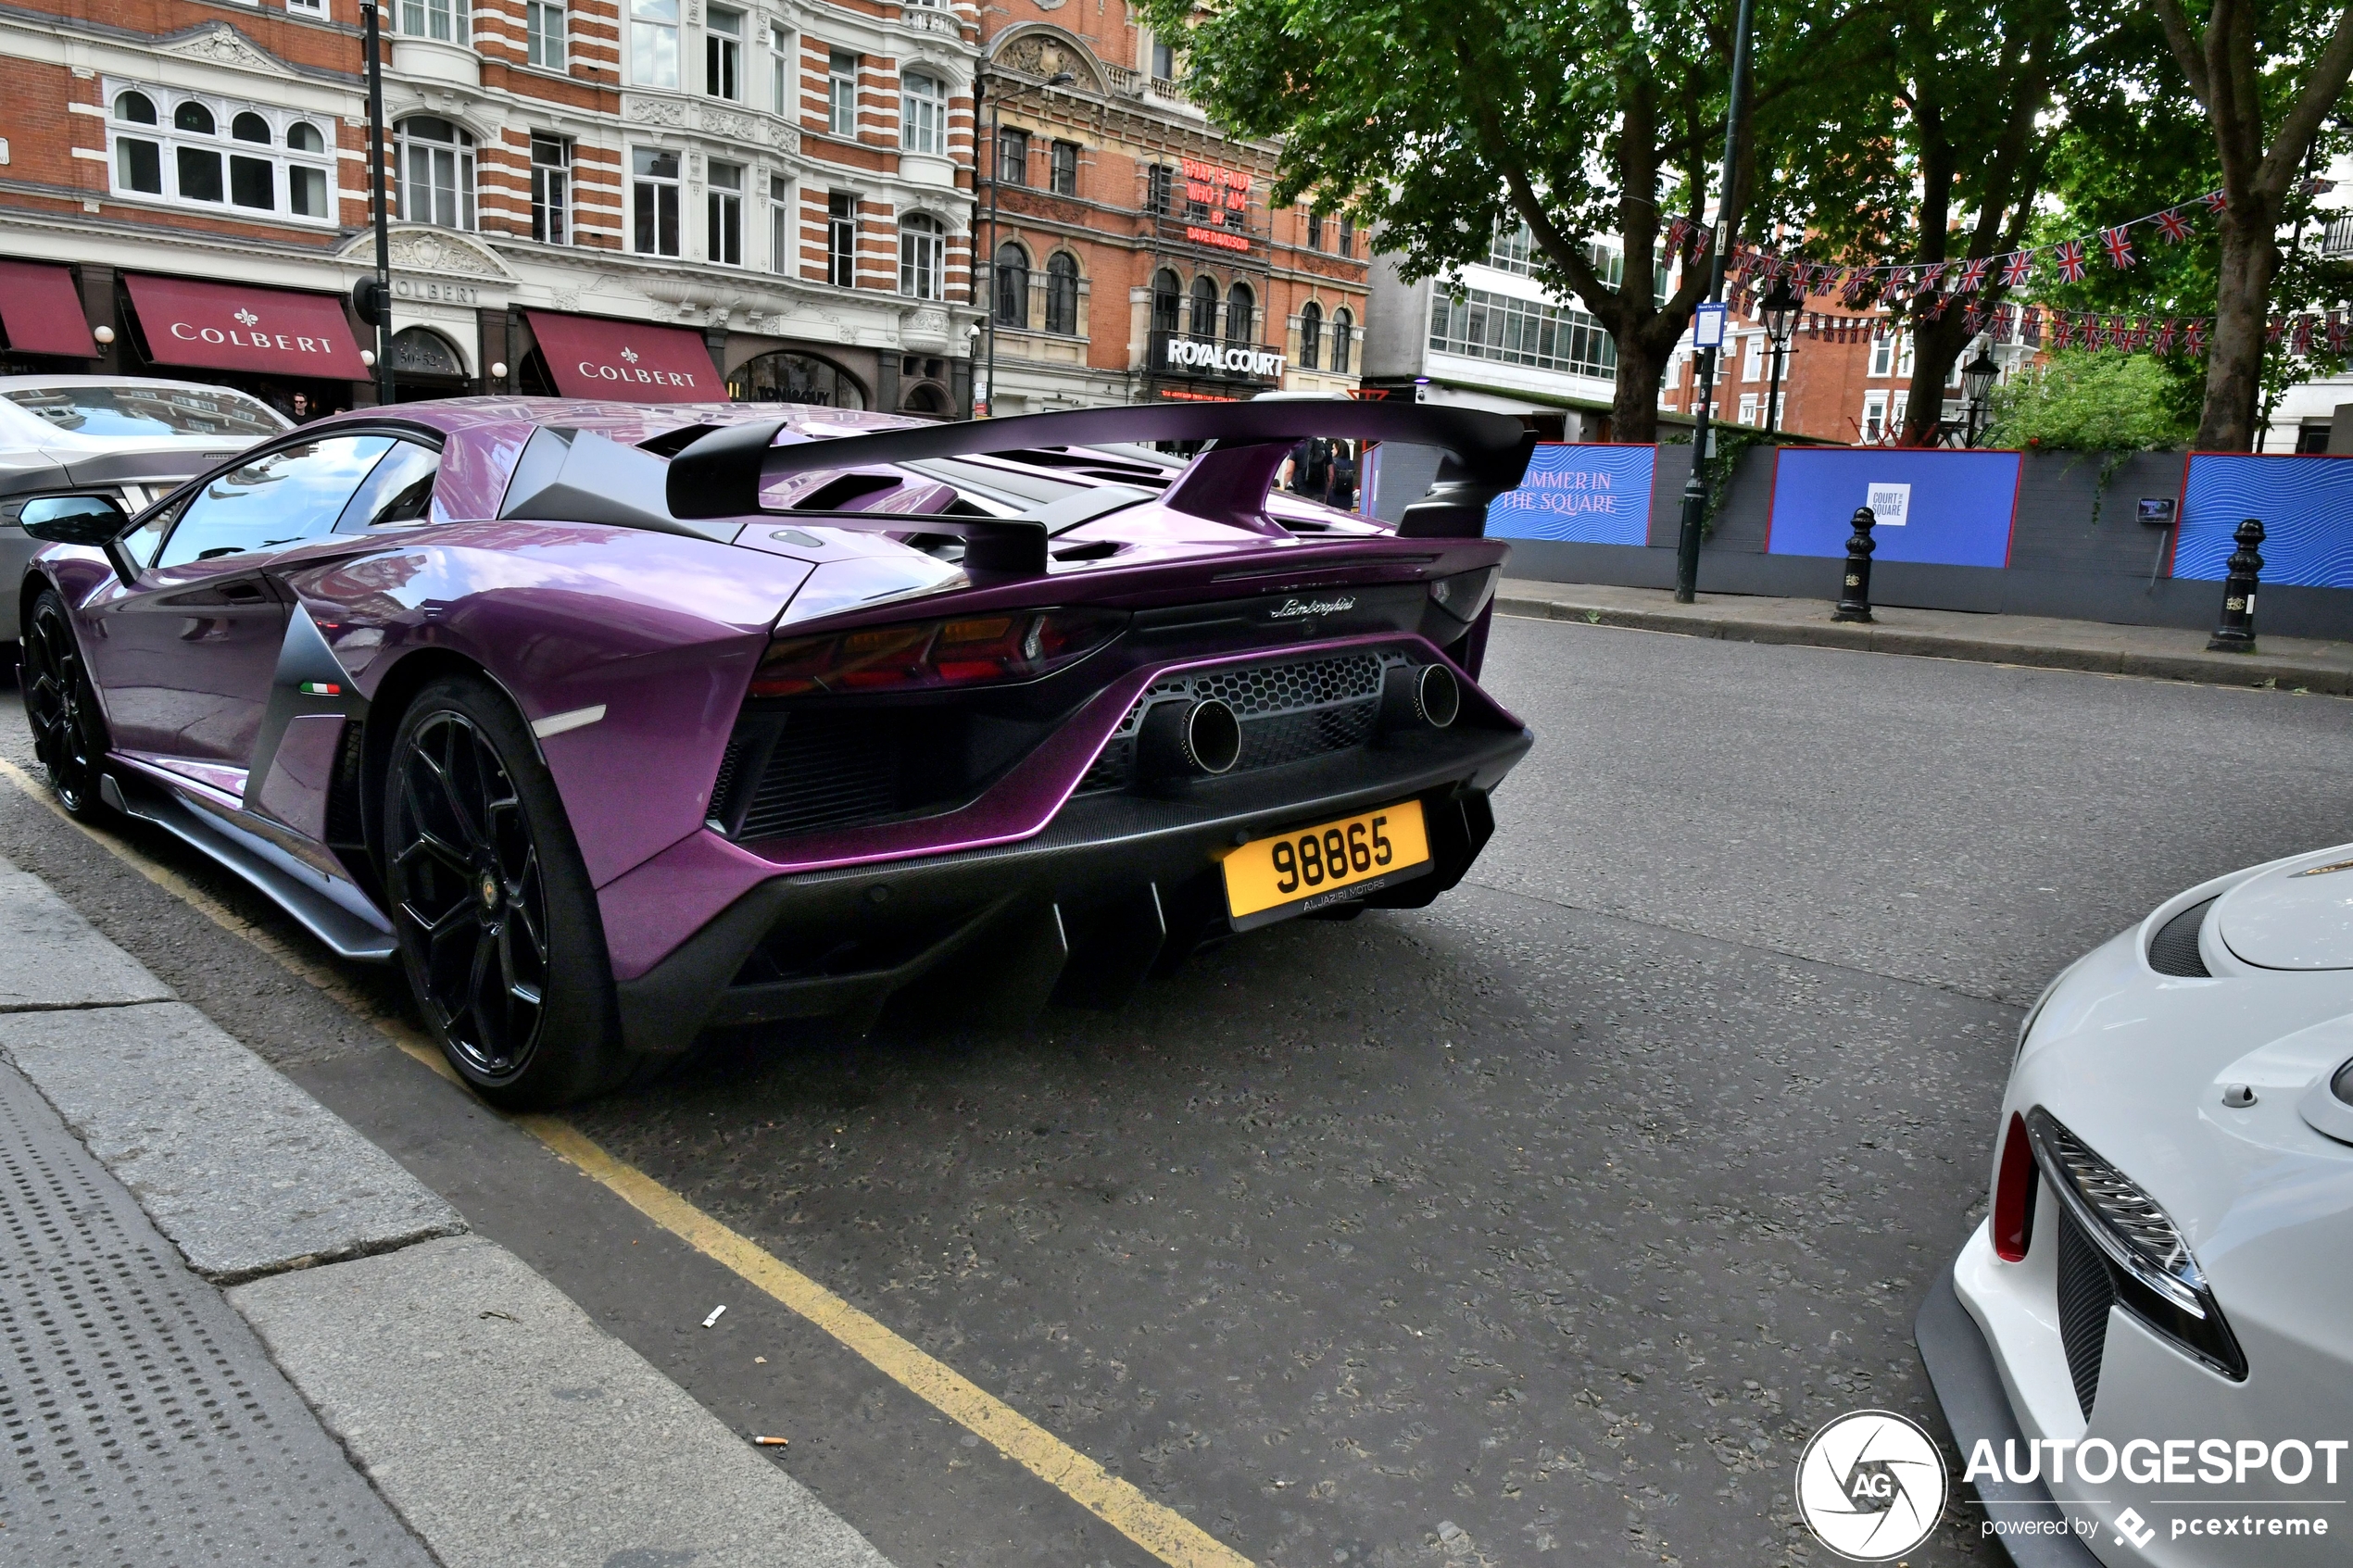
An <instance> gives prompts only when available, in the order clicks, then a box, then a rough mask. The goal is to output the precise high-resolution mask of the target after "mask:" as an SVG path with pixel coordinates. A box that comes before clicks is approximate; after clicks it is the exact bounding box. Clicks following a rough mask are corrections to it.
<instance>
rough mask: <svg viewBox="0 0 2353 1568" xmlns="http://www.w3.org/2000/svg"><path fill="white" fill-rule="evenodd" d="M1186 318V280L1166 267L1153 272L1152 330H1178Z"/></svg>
mask: <svg viewBox="0 0 2353 1568" xmlns="http://www.w3.org/2000/svg"><path fill="white" fill-rule="evenodd" d="M1184 319H1185V283H1184V280H1183V279H1181V278H1179V277H1177V276H1176V273H1174V272H1171V271H1170V270H1168V269H1167V268H1165V267H1164V268H1162V269H1161V270H1159V271H1157V272H1155V273H1153V274H1152V331H1154V332H1176V331H1177V330H1178V329H1179V327H1180V326H1181V325H1182V324H1183V321H1184Z"/></svg>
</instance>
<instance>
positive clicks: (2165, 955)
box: [2149, 895, 2219, 980]
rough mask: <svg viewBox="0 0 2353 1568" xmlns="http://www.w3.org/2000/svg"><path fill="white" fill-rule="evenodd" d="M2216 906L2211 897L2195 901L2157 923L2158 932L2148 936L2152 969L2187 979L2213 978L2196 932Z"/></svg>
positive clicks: (2150, 966)
mask: <svg viewBox="0 0 2353 1568" xmlns="http://www.w3.org/2000/svg"><path fill="white" fill-rule="evenodd" d="M2217 897H2219V895H2218V896H2217ZM2213 907H2214V900H2213V899H2212V898H2208V900H2206V902H2204V903H2202V904H2192V905H2191V906H2190V907H2189V908H2188V909H2183V911H2182V912H2181V913H2180V914H2178V915H2175V916H2174V917H2173V918H2172V919H2171V920H2169V921H2167V922H2165V923H2164V924H2163V925H2160V926H2158V928H2157V935H2155V936H2152V937H2150V938H2149V968H2151V969H2153V970H2155V971H2157V972H2158V973H2159V974H2171V975H2177V976H2179V977H2180V978H2182V979H2184V980H2210V979H2212V978H2213V976H2212V974H2210V973H2209V972H2208V970H2207V967H2206V960H2205V959H2204V958H2203V957H2201V956H2200V955H2199V953H2198V950H2197V934H2198V931H2199V929H2200V928H2201V927H2203V926H2204V925H2205V924H2206V911H2207V910H2208V909H2212V908H2213Z"/></svg>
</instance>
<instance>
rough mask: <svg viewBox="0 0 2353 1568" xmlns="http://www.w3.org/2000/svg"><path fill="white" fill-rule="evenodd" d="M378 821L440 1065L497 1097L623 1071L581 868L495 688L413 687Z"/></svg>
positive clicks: (524, 1095) (549, 1100)
mask: <svg viewBox="0 0 2353 1568" xmlns="http://www.w3.org/2000/svg"><path fill="white" fill-rule="evenodd" d="M383 820H384V845H385V854H384V872H385V878H384V880H385V885H386V888H387V890H388V891H389V893H390V895H391V902H392V907H393V920H394V925H395V928H396V934H397V935H398V937H399V941H400V950H401V957H402V960H403V963H404V966H405V968H406V969H407V971H408V974H409V988H410V990H411V991H412V992H413V993H414V995H415V997H416V998H417V1005H418V1007H419V1009H420V1010H422V1012H423V1014H424V1021H425V1024H426V1026H427V1028H429V1029H430V1030H431V1031H432V1032H433V1034H434V1037H435V1039H437V1040H438V1041H439V1042H440V1045H441V1047H442V1051H443V1053H444V1054H445V1055H446V1056H447V1058H448V1059H449V1061H450V1064H451V1065H452V1066H454V1067H455V1068H457V1069H458V1071H459V1073H461V1074H462V1075H463V1076H464V1077H465V1079H466V1081H467V1082H468V1083H469V1084H471V1085H473V1087H474V1088H475V1089H476V1090H477V1091H478V1092H480V1093H481V1094H482V1095H483V1096H484V1098H487V1099H489V1100H490V1101H491V1102H492V1103H493V1104H495V1105H497V1106H499V1107H501V1108H502V1109H506V1110H532V1109H537V1108H540V1107H545V1106H553V1105H560V1104H563V1103H565V1102H567V1101H570V1100H573V1099H578V1098H583V1097H584V1096H586V1095H591V1094H595V1093H598V1092H599V1091H600V1090H603V1089H605V1088H609V1087H611V1086H612V1085H614V1084H616V1083H617V1082H619V1081H620V1079H621V1078H622V1077H623V1076H624V1075H625V1073H626V1059H625V1057H624V1055H623V1052H622V1051H621V1049H620V1046H619V1034H620V1032H619V1028H618V1023H617V1016H618V1015H617V1011H616V1009H615V1006H614V1002H613V996H612V978H611V971H610V965H609V964H608V963H607V962H606V960H605V952H604V936H603V933H602V931H601V929H600V927H599V922H598V920H597V918H596V907H595V901H594V894H593V891H592V890H591V889H590V887H589V885H588V877H587V872H586V869H585V867H584V866H583V865H582V863H581V860H580V852H579V850H578V848H577V847H575V846H574V844H573V838H572V834H571V830H570V827H569V825H568V824H567V822H565V820H564V816H563V811H562V807H561V804H560V800H559V798H558V797H557V794H556V790H555V784H554V781H553V780H552V779H550V778H549V777H548V776H547V769H546V767H545V765H544V764H542V763H541V762H540V760H539V758H538V754H537V752H536V751H535V748H534V747H533V746H532V745H531V739H530V734H529V732H528V731H527V730H526V729H525V728H524V726H523V723H522V718H521V717H520V716H519V715H518V714H516V713H515V711H514V709H513V708H512V707H511V706H510V704H509V703H508V702H507V700H506V698H505V696H504V695H503V694H501V693H499V692H498V691H497V689H496V688H495V687H492V686H491V685H489V684H488V683H486V682H482V681H476V680H467V679H452V680H447V681H440V682H436V683H434V684H433V685H431V686H429V687H427V688H426V689H425V690H424V691H423V692H422V693H420V694H419V696H418V697H417V699H416V701H415V702H414V703H413V704H411V706H410V707H409V710H408V711H407V712H406V713H405V714H404V715H403V716H402V718H401V722H400V728H399V731H398V733H397V734H396V737H395V739H394V742H393V750H392V759H391V767H390V770H389V773H388V776H387V778H386V780H385V791H384V819H383Z"/></svg>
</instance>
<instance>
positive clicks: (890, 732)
mask: <svg viewBox="0 0 2353 1568" xmlns="http://www.w3.org/2000/svg"><path fill="white" fill-rule="evenodd" d="M905 734H906V726H905V725H904V724H903V723H901V722H900V721H898V716H897V715H894V714H882V713H796V714H793V715H792V716H791V717H790V718H789V719H787V720H786V722H785V725H784V728H783V729H782V730H781V731H779V732H777V734H776V735H775V739H774V745H773V746H771V747H770V748H769V750H768V754H767V756H766V757H765V758H764V759H762V761H761V768H760V771H759V775H758V777H757V779H756V780H744V779H741V778H740V777H739V775H740V774H741V773H742V772H743V771H744V769H743V759H741V758H740V757H739V756H738V752H737V746H736V745H731V746H729V747H728V760H727V762H726V763H724V764H723V765H722V768H721V778H722V780H723V781H724V782H725V783H726V784H729V785H731V786H732V787H734V788H735V789H736V790H738V791H741V790H744V789H749V799H748V800H746V801H745V802H744V803H743V804H742V806H741V807H740V810H741V812H742V817H741V821H740V822H739V824H738V825H737V827H736V833H735V836H736V837H737V838H739V839H755V838H781V837H783V836H784V835H786V834H795V833H813V832H815V831H816V830H817V829H819V828H832V827H846V826H848V825H849V824H851V823H853V822H872V821H874V820H875V819H876V818H880V817H887V816H890V815H892V814H894V813H895V812H897V811H898V810H899V809H900V799H899V790H898V781H899V774H900V753H901V750H902V748H903V746H904V741H905ZM737 744H738V745H740V744H742V743H741V742H738V743H737ZM730 804H731V809H735V808H734V807H733V803H732V802H731V803H730Z"/></svg>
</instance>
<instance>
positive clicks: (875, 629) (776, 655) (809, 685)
mask: <svg viewBox="0 0 2353 1568" xmlns="http://www.w3.org/2000/svg"><path fill="white" fill-rule="evenodd" d="M1125 623H1126V617H1125V616H1121V615H1117V614H1114V613H1112V612H1110V611H1108V610H1100V609H1045V610H1038V609H1022V610H1004V611H1000V612H998V613H995V614H988V615H970V616H960V617H958V618H956V619H954V620H950V621H911V622H909V623H907V624H905V625H900V626H861V627H859V628H858V629H856V630H855V631H849V632H834V633H820V634H818V635H816V636H810V637H779V638H777V639H776V640H775V641H774V642H772V643H770V644H769V645H768V651H767V653H766V654H764V655H763V656H761V660H760V668H759V669H758V670H756V671H752V677H751V695H752V696H812V695H814V694H818V693H829V694H834V695H848V694H850V693H856V692H891V691H915V690H922V689H924V688H926V687H937V686H961V685H976V684H984V683H988V682H999V681H1029V680H1035V679H1036V678H1037V677H1038V676H1040V675H1044V674H1048V673H1051V671H1055V670H1059V669H1061V668H1062V667H1063V665H1066V664H1071V663H1074V662H1076V660H1078V659H1082V658H1084V657H1085V656H1087V655H1088V654H1090V653H1092V652H1094V651H1095V649H1097V648H1099V647H1101V646H1103V645H1104V644H1105V643H1107V642H1109V641H1111V640H1112V638H1113V637H1114V636H1116V635H1118V633H1119V629H1120V627H1121V626H1122V625H1124V624H1125Z"/></svg>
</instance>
